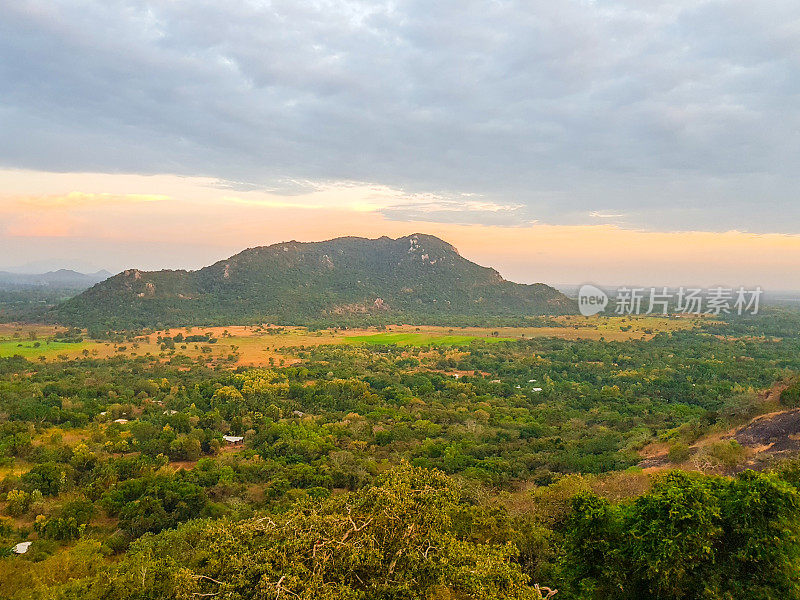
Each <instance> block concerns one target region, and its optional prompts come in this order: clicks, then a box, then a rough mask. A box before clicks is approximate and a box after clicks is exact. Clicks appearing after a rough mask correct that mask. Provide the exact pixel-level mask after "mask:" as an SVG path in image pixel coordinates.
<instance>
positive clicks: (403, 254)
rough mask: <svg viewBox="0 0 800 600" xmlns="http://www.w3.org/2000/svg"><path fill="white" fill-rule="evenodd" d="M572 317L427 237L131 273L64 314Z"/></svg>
mask: <svg viewBox="0 0 800 600" xmlns="http://www.w3.org/2000/svg"><path fill="white" fill-rule="evenodd" d="M571 312H574V303H573V302H572V301H570V300H569V299H568V298H567V297H566V296H564V295H563V294H562V293H561V292H559V291H557V290H555V289H554V288H552V287H550V286H548V285H545V284H541V283H537V284H532V285H523V284H518V283H513V282H510V281H506V280H505V279H503V278H502V277H501V276H500V274H499V273H498V272H497V271H495V270H494V269H491V268H487V267H482V266H479V265H477V264H475V263H473V262H471V261H469V260H467V259H465V258H463V257H462V256H460V255H459V254H458V251H457V250H456V249H455V248H454V247H453V246H451V245H450V244H448V243H447V242H445V241H443V240H441V239H439V238H437V237H434V236H431V235H423V234H414V235H410V236H406V237H401V238H397V239H390V238H388V237H381V238H378V239H367V238H359V237H344V238H337V239H333V240H329V241H325V242H310V243H303V242H294V241H292V242H285V243H280V244H273V245H272V246H263V247H258V248H250V249H248V250H245V251H243V252H241V253H239V254H237V255H235V256H232V257H231V258H229V259H227V260H222V261H220V262H217V263H215V264H213V265H210V266H208V267H205V268H202V269H200V270H198V271H167V270H165V271H154V272H145V271H139V270H128V271H124V272H122V273H120V274H118V275H116V276H114V277H111V278H110V279H108V280H106V281H104V282H102V283H100V284H98V285H95V286H94V287H92V288H91V289H89V290H87V291H86V292H84V293H83V294H81V295H79V296H77V297H75V298H72V299H71V300H69V301H67V302H65V303H63V304H62V305H60V306H59V307H57V308H56V309H55V310H54V312H53V315H52V316H53V317H54V318H55V319H56V320H58V321H60V322H63V323H68V324H72V325H80V326H102V327H112V328H132V327H154V326H180V325H214V324H218V325H229V324H244V323H254V322H276V323H294V324H303V323H311V322H325V321H326V320H327V321H328V322H329V323H331V324H332V323H337V322H338V323H345V324H346V323H348V322H364V321H371V322H381V321H388V320H390V319H391V320H397V319H399V318H407V319H411V320H412V321H414V320H416V321H417V322H423V321H424V322H432V321H435V320H440V321H442V322H443V321H445V320H449V321H450V322H451V323H453V324H456V323H457V322H458V320H459V318H470V317H471V318H474V317H518V318H523V317H525V316H532V315H546V314H564V313H571Z"/></svg>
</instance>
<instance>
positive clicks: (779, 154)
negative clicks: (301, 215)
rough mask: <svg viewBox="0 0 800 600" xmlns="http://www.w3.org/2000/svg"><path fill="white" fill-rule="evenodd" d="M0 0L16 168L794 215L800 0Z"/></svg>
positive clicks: (697, 219)
mask: <svg viewBox="0 0 800 600" xmlns="http://www.w3.org/2000/svg"><path fill="white" fill-rule="evenodd" d="M0 7H1V8H2V19H0V130H2V132H3V138H4V143H3V144H0V163H2V166H5V167H24V168H35V169H41V170H50V171H101V172H132V173H177V174H185V175H204V176H212V177H217V178H220V179H221V180H223V181H229V182H235V183H231V184H230V185H231V186H253V187H263V188H264V189H273V190H281V189H284V188H285V189H286V190H287V193H293V192H292V189H293V188H292V187H291V186H289V187H286V186H284V185H282V184H281V183H280V182H286V181H301V180H302V181H336V180H354V181H366V182H375V183H379V184H385V185H390V186H393V187H397V188H401V189H404V190H408V191H409V192H412V193H418V192H433V193H441V194H446V195H448V197H458V195H459V194H466V195H469V196H470V197H471V198H473V197H479V198H481V199H482V200H483V201H485V202H486V203H487V204H491V205H496V206H499V207H501V208H500V209H499V210H496V209H492V210H491V211H487V216H486V218H487V222H491V223H495V224H496V223H506V224H518V223H520V222H530V221H537V222H543V223H556V224H574V223H606V222H609V218H608V215H613V218H614V221H613V222H615V223H618V224H620V225H623V226H631V227H643V228H648V229H670V230H686V229H706V230H727V229H739V230H749V231H777V232H787V233H800V203H798V202H797V200H796V190H797V188H798V186H797V184H798V172H800V169H798V166H800V165H799V164H798V163H799V161H800V154H799V152H800V133H799V132H798V129H799V128H800V108H798V107H800V103H798V93H799V92H800V7H798V5H797V3H796V2H791V1H780V0H778V1H773V2H768V3H754V2H744V1H736V0H733V1H727V2H709V1H702V0H699V1H698V0H693V1H680V0H677V1H674V2H655V1H648V0H646V1H642V0H635V1H634V0H631V1H629V2H623V1H618V2H614V1H608V2H604V1H600V0H597V1H590V0H583V1H577V0H564V1H559V2H553V1H552V0H544V1H538V0H525V1H521V2H514V1H495V2H477V1H469V0H454V1H447V0H444V1H440V2H422V1H397V2H378V1H376V2H354V1H337V0H327V1H320V0H318V1H314V2H306V1H303V0H286V1H275V2H244V1H229V2H224V3H220V2H212V1H202V0H192V1H175V2H166V1H164V2H137V1H133V0H131V1H114V0H102V1H97V2H91V1H82V2H77V1H73V2H65V1H62V2H58V1H39V2H34V1H27V0H14V1H13V2H12V1H5V2H2V1H0ZM454 202H455V201H454ZM503 207H508V208H507V209H505V208H503ZM479 212H480V211H476V210H474V204H473V205H465V206H464V209H463V211H462V212H459V210H458V206H457V204H455V205H454V204H452V203H450V204H448V205H447V206H445V207H443V208H442V207H439V208H437V207H433V208H430V207H428V209H425V207H423V208H422V209H420V207H416V206H410V207H408V208H404V207H397V208H394V209H392V210H391V211H390V212H387V216H389V217H390V218H392V219H405V218H407V219H409V220H418V219H421V218H428V219H441V220H442V221H444V222H475V221H477V222H480V217H479V216H476V215H479Z"/></svg>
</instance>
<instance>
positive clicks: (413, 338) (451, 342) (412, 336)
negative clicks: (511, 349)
mask: <svg viewBox="0 0 800 600" xmlns="http://www.w3.org/2000/svg"><path fill="white" fill-rule="evenodd" d="M473 340H484V341H487V342H510V341H512V339H511V338H500V337H496V338H495V337H480V336H475V335H431V334H429V333H376V334H372V335H354V336H350V337H348V338H345V343H347V344H369V345H372V346H376V345H388V344H394V345H397V346H457V345H463V344H469V343H470V342H472V341H473Z"/></svg>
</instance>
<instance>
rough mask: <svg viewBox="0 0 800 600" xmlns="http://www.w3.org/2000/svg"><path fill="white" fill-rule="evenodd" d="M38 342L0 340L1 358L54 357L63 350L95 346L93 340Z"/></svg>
mask: <svg viewBox="0 0 800 600" xmlns="http://www.w3.org/2000/svg"><path fill="white" fill-rule="evenodd" d="M36 344H37V342H31V341H24V342H21V341H19V340H0V358H8V357H9V356H17V355H18V356H23V357H25V358H36V357H38V356H45V357H47V358H52V357H55V356H57V355H58V354H61V353H62V352H71V353H72V352H75V351H76V350H78V351H80V350H83V349H85V348H90V347H92V346H94V345H95V344H93V343H92V342H53V341H50V342H48V341H40V342H38V344H39V345H38V346H36Z"/></svg>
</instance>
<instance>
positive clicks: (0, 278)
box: [0, 269, 111, 290]
mask: <svg viewBox="0 0 800 600" xmlns="http://www.w3.org/2000/svg"><path fill="white" fill-rule="evenodd" d="M109 277H111V273H109V272H108V271H98V272H97V273H78V272H77V271H72V270H70V269H59V270H58V271H48V272H47V273H10V272H8V271H0V288H6V289H8V288H20V287H51V288H68V289H75V290H77V289H84V288H88V287H90V286H93V285H94V284H96V283H99V282H101V281H104V280H105V279H108V278H109Z"/></svg>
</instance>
